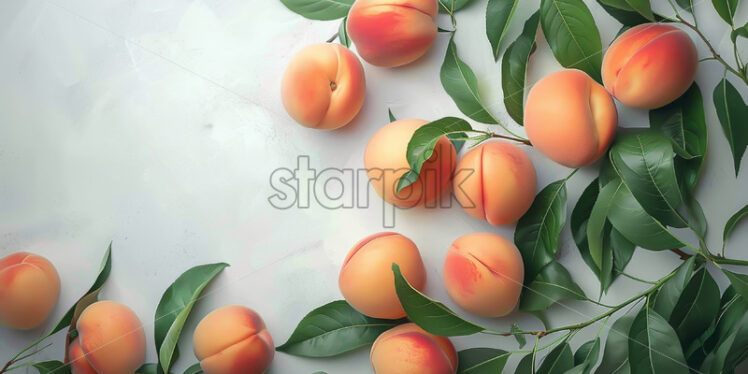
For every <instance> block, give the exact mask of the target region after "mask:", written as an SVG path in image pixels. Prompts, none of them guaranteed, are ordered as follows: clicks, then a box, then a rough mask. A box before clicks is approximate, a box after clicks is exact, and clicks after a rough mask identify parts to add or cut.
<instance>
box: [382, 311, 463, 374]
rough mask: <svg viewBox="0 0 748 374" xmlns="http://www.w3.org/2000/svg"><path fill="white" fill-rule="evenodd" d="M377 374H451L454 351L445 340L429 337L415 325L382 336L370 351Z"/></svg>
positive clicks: (400, 327)
mask: <svg viewBox="0 0 748 374" xmlns="http://www.w3.org/2000/svg"><path fill="white" fill-rule="evenodd" d="M370 358H371V365H372V366H373V367H374V372H375V373H376V374H454V373H456V372H457V351H455V347H454V346H453V345H452V342H450V341H449V339H448V338H445V337H443V336H436V335H432V334H429V333H428V332H426V331H424V330H423V329H421V328H420V327H418V326H417V325H416V324H415V323H406V324H403V325H400V326H397V327H393V328H392V329H390V330H387V331H385V332H383V333H382V334H381V335H379V337H378V338H377V340H376V341H374V345H373V346H372V347H371V354H370Z"/></svg>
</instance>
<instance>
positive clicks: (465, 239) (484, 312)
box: [444, 233, 525, 317]
mask: <svg viewBox="0 0 748 374" xmlns="http://www.w3.org/2000/svg"><path fill="white" fill-rule="evenodd" d="M524 276H525V268H524V265H523V264H522V256H521V255H520V253H519V250H518V249H517V247H515V246H514V244H512V242H510V241H508V240H506V239H504V238H503V237H501V236H499V235H496V234H491V233H475V234H468V235H465V236H462V237H460V238H458V239H457V240H455V241H454V243H452V246H451V247H450V248H449V251H448V252H447V257H446V259H445V260H444V285H445V286H446V288H447V293H448V294H449V296H450V297H451V298H452V300H454V301H455V303H457V305H459V306H460V307H461V308H462V309H465V310H466V311H468V312H470V313H473V314H476V315H479V316H485V317H501V316H505V315H507V314H509V313H511V312H512V310H514V307H515V306H516V305H517V301H519V295H520V293H521V292H522V281H523V280H524Z"/></svg>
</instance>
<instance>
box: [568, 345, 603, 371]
mask: <svg viewBox="0 0 748 374" xmlns="http://www.w3.org/2000/svg"><path fill="white" fill-rule="evenodd" d="M599 359H600V338H595V339H594V340H590V341H588V342H585V343H584V344H582V345H581V346H580V347H579V349H577V351H576V352H575V353H574V367H573V368H571V369H569V370H567V371H566V372H565V373H564V374H589V373H591V372H592V368H593V367H595V364H596V363H597V360H599Z"/></svg>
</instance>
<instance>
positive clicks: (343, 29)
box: [338, 17, 351, 48]
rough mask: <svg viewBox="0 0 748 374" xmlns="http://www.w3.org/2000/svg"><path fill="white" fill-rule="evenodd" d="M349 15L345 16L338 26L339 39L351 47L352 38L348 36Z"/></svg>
mask: <svg viewBox="0 0 748 374" xmlns="http://www.w3.org/2000/svg"><path fill="white" fill-rule="evenodd" d="M347 24H348V17H343V20H342V21H340V27H338V41H340V44H342V45H344V46H345V47H346V48H350V47H351V38H349V37H348V26H347Z"/></svg>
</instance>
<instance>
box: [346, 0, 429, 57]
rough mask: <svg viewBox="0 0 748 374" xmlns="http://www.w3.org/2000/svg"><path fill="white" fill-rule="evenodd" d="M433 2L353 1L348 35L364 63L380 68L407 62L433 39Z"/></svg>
mask: <svg viewBox="0 0 748 374" xmlns="http://www.w3.org/2000/svg"><path fill="white" fill-rule="evenodd" d="M437 11H438V6H437V2H436V0H357V1H356V2H355V3H354V4H353V7H351V10H350V12H349V13H348V35H349V36H350V38H351V40H352V41H353V43H354V44H355V45H356V50H357V51H358V54H359V55H361V58H363V59H364V60H366V62H368V63H370V64H372V65H376V66H382V67H395V66H401V65H405V64H408V63H411V62H413V61H415V60H417V59H418V58H419V57H421V56H423V55H424V54H425V53H426V51H428V49H429V48H430V47H431V44H433V43H434V39H436V33H437V27H436V22H435V20H434V19H435V17H436V14H437Z"/></svg>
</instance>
